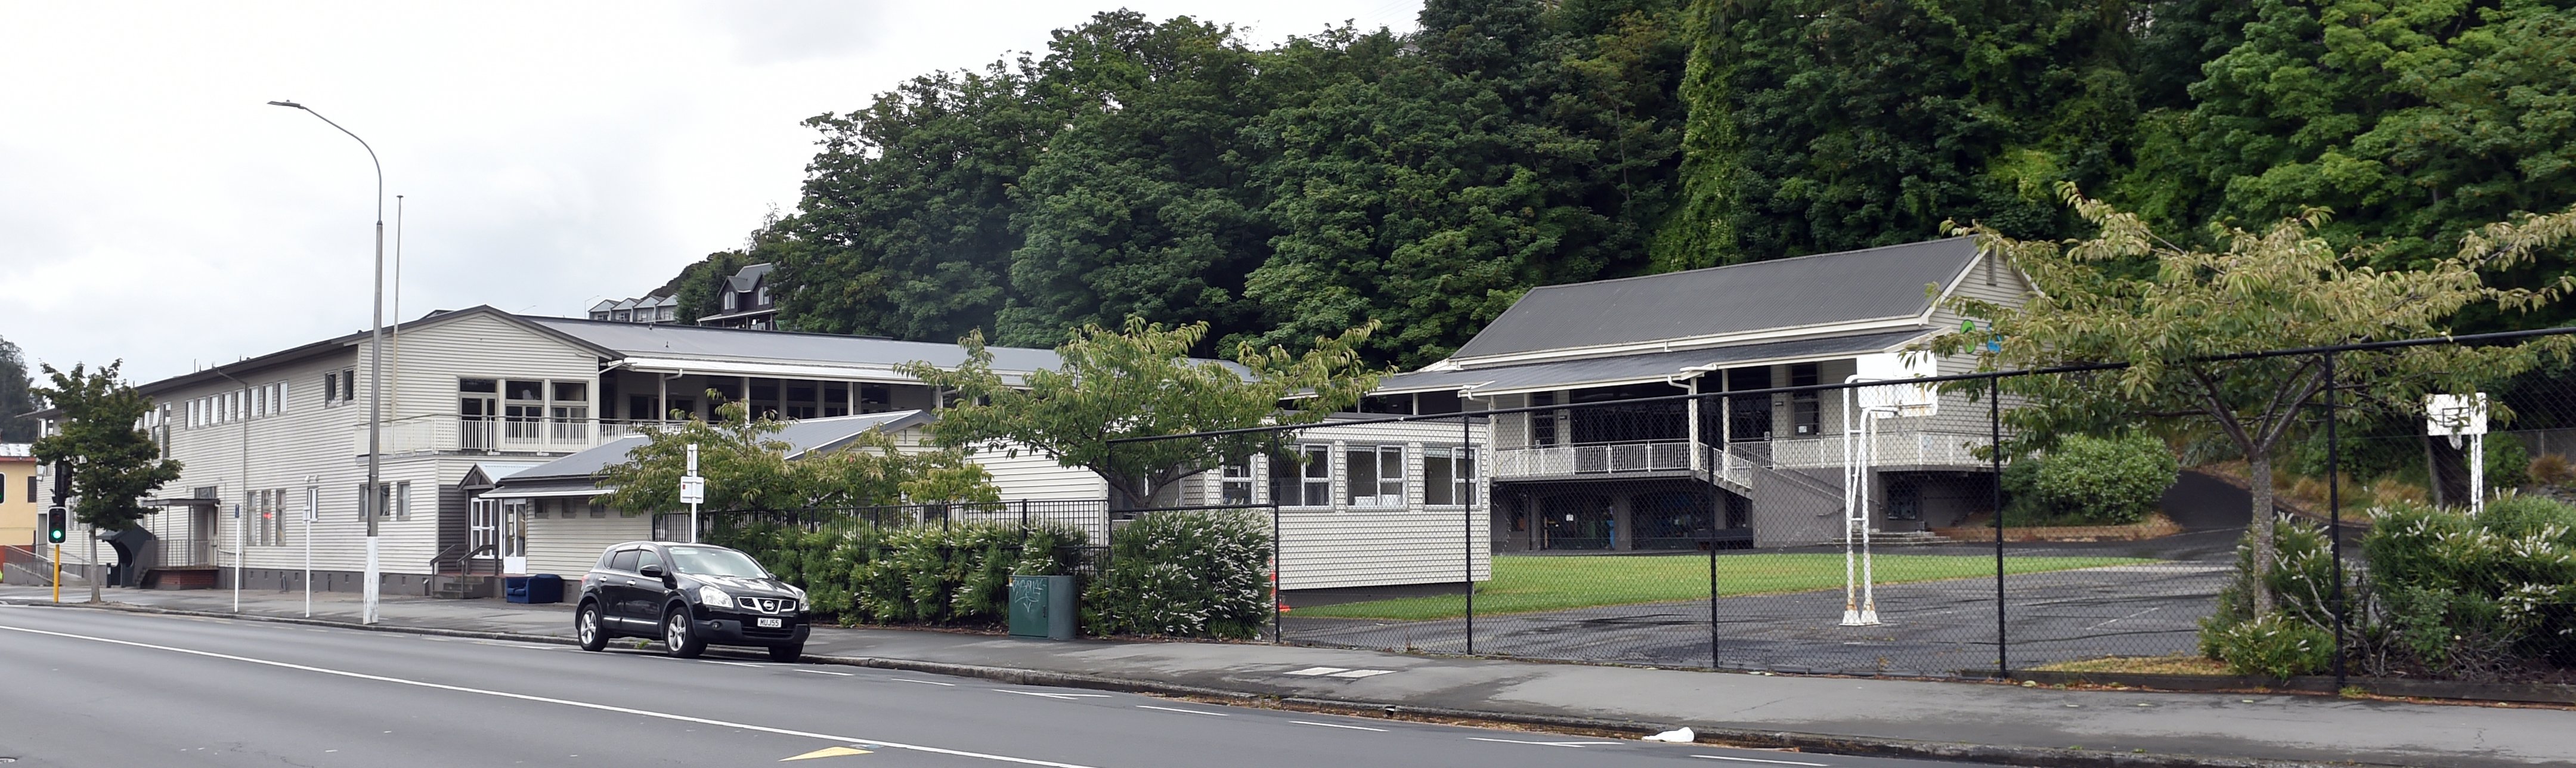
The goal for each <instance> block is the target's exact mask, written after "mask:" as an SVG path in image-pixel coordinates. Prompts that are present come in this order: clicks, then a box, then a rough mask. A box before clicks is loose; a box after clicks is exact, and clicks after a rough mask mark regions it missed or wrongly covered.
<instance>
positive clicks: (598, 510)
mask: <svg viewBox="0 0 2576 768" xmlns="http://www.w3.org/2000/svg"><path fill="white" fill-rule="evenodd" d="M590 516H591V517H607V516H608V505H606V504H601V503H599V497H597V496H592V497H590Z"/></svg>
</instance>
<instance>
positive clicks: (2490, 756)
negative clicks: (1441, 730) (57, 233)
mask: <svg viewBox="0 0 2576 768" xmlns="http://www.w3.org/2000/svg"><path fill="white" fill-rule="evenodd" d="M64 596H65V598H66V599H69V600H86V599H87V598H88V594H87V592H86V590H83V591H81V592H80V593H79V594H73V593H70V592H66V593H65V595H64ZM46 597H47V593H46V592H45V591H44V590H42V589H39V588H30V587H16V586H12V587H0V601H6V602H11V603H19V604H28V603H35V602H41V601H43V600H44V599H45V598H46ZM107 599H108V600H110V601H112V602H115V603H119V604H123V605H126V606H134V607H144V608H158V609H163V610H173V611H186V612H195V613H215V614H225V613H230V612H232V605H233V602H232V601H233V596H232V593H230V592H222V591H192V592H165V591H142V590H126V589H118V590H110V591H109V592H108V594H107ZM241 613H242V614H245V615H251V616H263V617H282V618H301V617H303V615H304V602H303V595H302V593H277V592H245V593H243V594H242V597H241ZM380 615H381V617H382V619H383V621H382V625H383V626H385V627H388V628H397V629H427V630H435V631H457V632H475V633H492V634H500V635H513V636H520V637H544V638H550V639H557V640H564V641H568V640H569V637H570V635H571V627H572V618H571V609H570V607H569V606H566V605H560V604H558V605H535V606H530V605H513V604H509V603H504V602H500V601H495V600H473V601H452V600H429V599H423V598H417V597H390V596H389V597H387V598H386V599H385V600H384V602H383V603H382V606H381V608H380ZM312 616H313V618H314V619H316V620H322V621H330V622H339V623H354V622H355V621H356V618H357V616H358V602H357V599H356V597H355V596H354V595H345V594H336V593H335V594H317V595H315V596H314V602H313V612H312ZM806 652H807V653H808V654H810V655H814V656H822V657H830V658H831V659H833V660H839V661H842V662H844V663H859V664H868V665H872V666H885V667H896V668H905V669H917V670H924V671H934V672H947V673H954V674H970V675H984V676H994V677H1003V678H1006V679H1012V680H1016V681H1020V682H1028V683H1036V684H1060V685H1080V686H1092V687H1106V688H1126V689H1132V690H1145V691H1157V692H1166V693H1202V694H1207V695H1217V696H1257V697H1264V698H1270V697H1276V698H1279V699H1287V700H1292V703H1307V702H1311V703H1318V704H1332V705H1339V706H1345V707H1366V708H1370V709H1379V708H1387V707H1401V708H1403V709H1405V710H1411V711H1415V712H1419V713H1424V714H1431V715H1458V716H1477V717H1492V718H1497V719H1506V720H1516V721H1521V722H1532V723H1553V724H1558V725H1567V726H1580V725H1586V724H1591V725H1598V726H1605V727H1613V728H1635V727H1656V728H1660V727H1672V726H1685V725H1686V726H1691V727H1693V728H1695V729H1698V730H1700V731H1701V732H1702V733H1703V735H1710V734H1714V735H1716V736H1718V737H1720V738H1724V739H1727V740H1730V741H1735V742H1737V743H1751V744H1754V745H1763V744H1769V745H1776V746H1803V747H1807V748H1812V749H1819V750H1835V751H1844V752H1858V753H1872V754H1891V755H1895V754H1903V755H1911V756H1922V757H1951V758H1961V759H1976V760H1984V761H1990V762H2004V763H2010V764H2015V765H2106V766H2107V765H2258V764H2264V763H2265V762H2269V761H2279V762H2293V763H2298V762H2315V763H2368V764H2385V765H2441V766H2504V765H2567V764H2576V712H2571V711H2566V710H2558V709H2543V708H2528V707H2480V706H2461V705H2437V704H2409V703H2395V702H2379V701H2354V700H2342V699H2334V698H2325V697H2315V696H2289V695H2252V694H2202V693H2145V692H2134V691H2065V690H2053V689H2047V688H2022V687H2014V686H2007V685H1997V684H1978V683H1956V682H1918V681H1906V680H1872V679H1852V678H1828V677H1777V676H1766V675H1750V674H1733V673H1714V672H1696V671H1688V670H1665V669H1639V668H1627V667H1600V666H1585V665H1575V664H1552V663H1532V662H1518V661H1506V660H1499V659H1466V658H1435V657H1423V656H1409V655H1403V654H1394V653H1381V652H1373V651H1358V650H1342V649H1329V648H1306V647H1293V646H1273V645H1267V644H1257V643H1188V642H1107V641H1076V642H1047V641H1040V640H1024V639H1016V638H1007V637H996V636H990V635H974V634H961V633H951V632H935V631H919V630H894V629H842V628H818V629H817V630H816V631H815V632H814V635H813V638H812V639H811V640H810V641H809V643H808V645H807V647H806ZM1301 673H1303V674H1301Z"/></svg>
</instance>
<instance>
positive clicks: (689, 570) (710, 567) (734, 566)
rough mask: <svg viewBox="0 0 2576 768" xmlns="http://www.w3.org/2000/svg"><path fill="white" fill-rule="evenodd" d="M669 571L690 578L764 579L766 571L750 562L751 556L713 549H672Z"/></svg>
mask: <svg viewBox="0 0 2576 768" xmlns="http://www.w3.org/2000/svg"><path fill="white" fill-rule="evenodd" d="M671 570H672V571H673V572H677V573H685V574H689V575H691V576H740V577H743V578H748V579H758V578H764V577H767V576H768V575H769V572H768V571H764V570H761V569H760V564H759V563H755V562H752V561H751V556H750V555H746V554H743V553H740V552H735V551H733V550H730V549H717V548H715V547H672V548H671Z"/></svg>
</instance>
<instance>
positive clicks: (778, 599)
mask: <svg viewBox="0 0 2576 768" xmlns="http://www.w3.org/2000/svg"><path fill="white" fill-rule="evenodd" d="M572 622H573V632H574V634H576V635H578V636H579V637H580V638H581V649H582V650H585V651H597V650H601V649H603V648H607V647H608V640H609V638H612V637H618V636H621V635H624V636H630V637H653V638H660V639H661V640H662V644H663V646H664V651H665V652H667V653H669V654H671V655H673V656H678V657H681V658H688V657H692V656H696V655H698V654H699V653H700V652H702V651H705V650H706V648H707V644H709V643H713V644H716V645H756V646H761V647H765V648H768V649H769V658H771V659H774V660H777V661H795V660H796V659H797V657H799V656H802V655H804V653H805V631H806V627H805V590H801V589H797V588H796V587H794V586H790V585H789V584H787V582H783V581H779V580H778V577H776V576H772V575H770V573H769V571H768V569H765V568H762V567H760V563H759V562H756V561H754V560H752V559H751V556H750V555H746V554H743V553H741V552H740V551H736V550H732V549H727V548H724V547H718V546H712V545H707V544H675V543H671V542H665V541H630V542H627V543H624V544H619V545H616V546H613V547H609V548H608V551H606V552H602V553H600V555H599V565H596V566H593V567H592V568H591V569H590V574H589V575H586V576H583V577H582V578H581V603H580V605H579V607H577V608H575V609H574V612H573V620H572Z"/></svg>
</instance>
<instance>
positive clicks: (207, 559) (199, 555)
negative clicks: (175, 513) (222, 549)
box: [183, 506, 221, 565]
mask: <svg viewBox="0 0 2576 768" xmlns="http://www.w3.org/2000/svg"><path fill="white" fill-rule="evenodd" d="M193 509H194V510H195V513H194V514H193V515H192V517H193V518H194V519H193V520H191V523H192V524H191V525H190V526H189V530H188V533H189V535H190V536H191V537H192V538H195V539H196V540H197V541H196V546H194V547H190V552H189V554H190V556H191V557H192V558H193V559H191V560H189V561H188V562H186V563H183V565H213V564H214V563H215V531H216V525H217V524H218V521H219V520H220V519H221V518H219V517H217V513H216V511H215V508H214V507H210V506H209V507H195V508H193Z"/></svg>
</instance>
